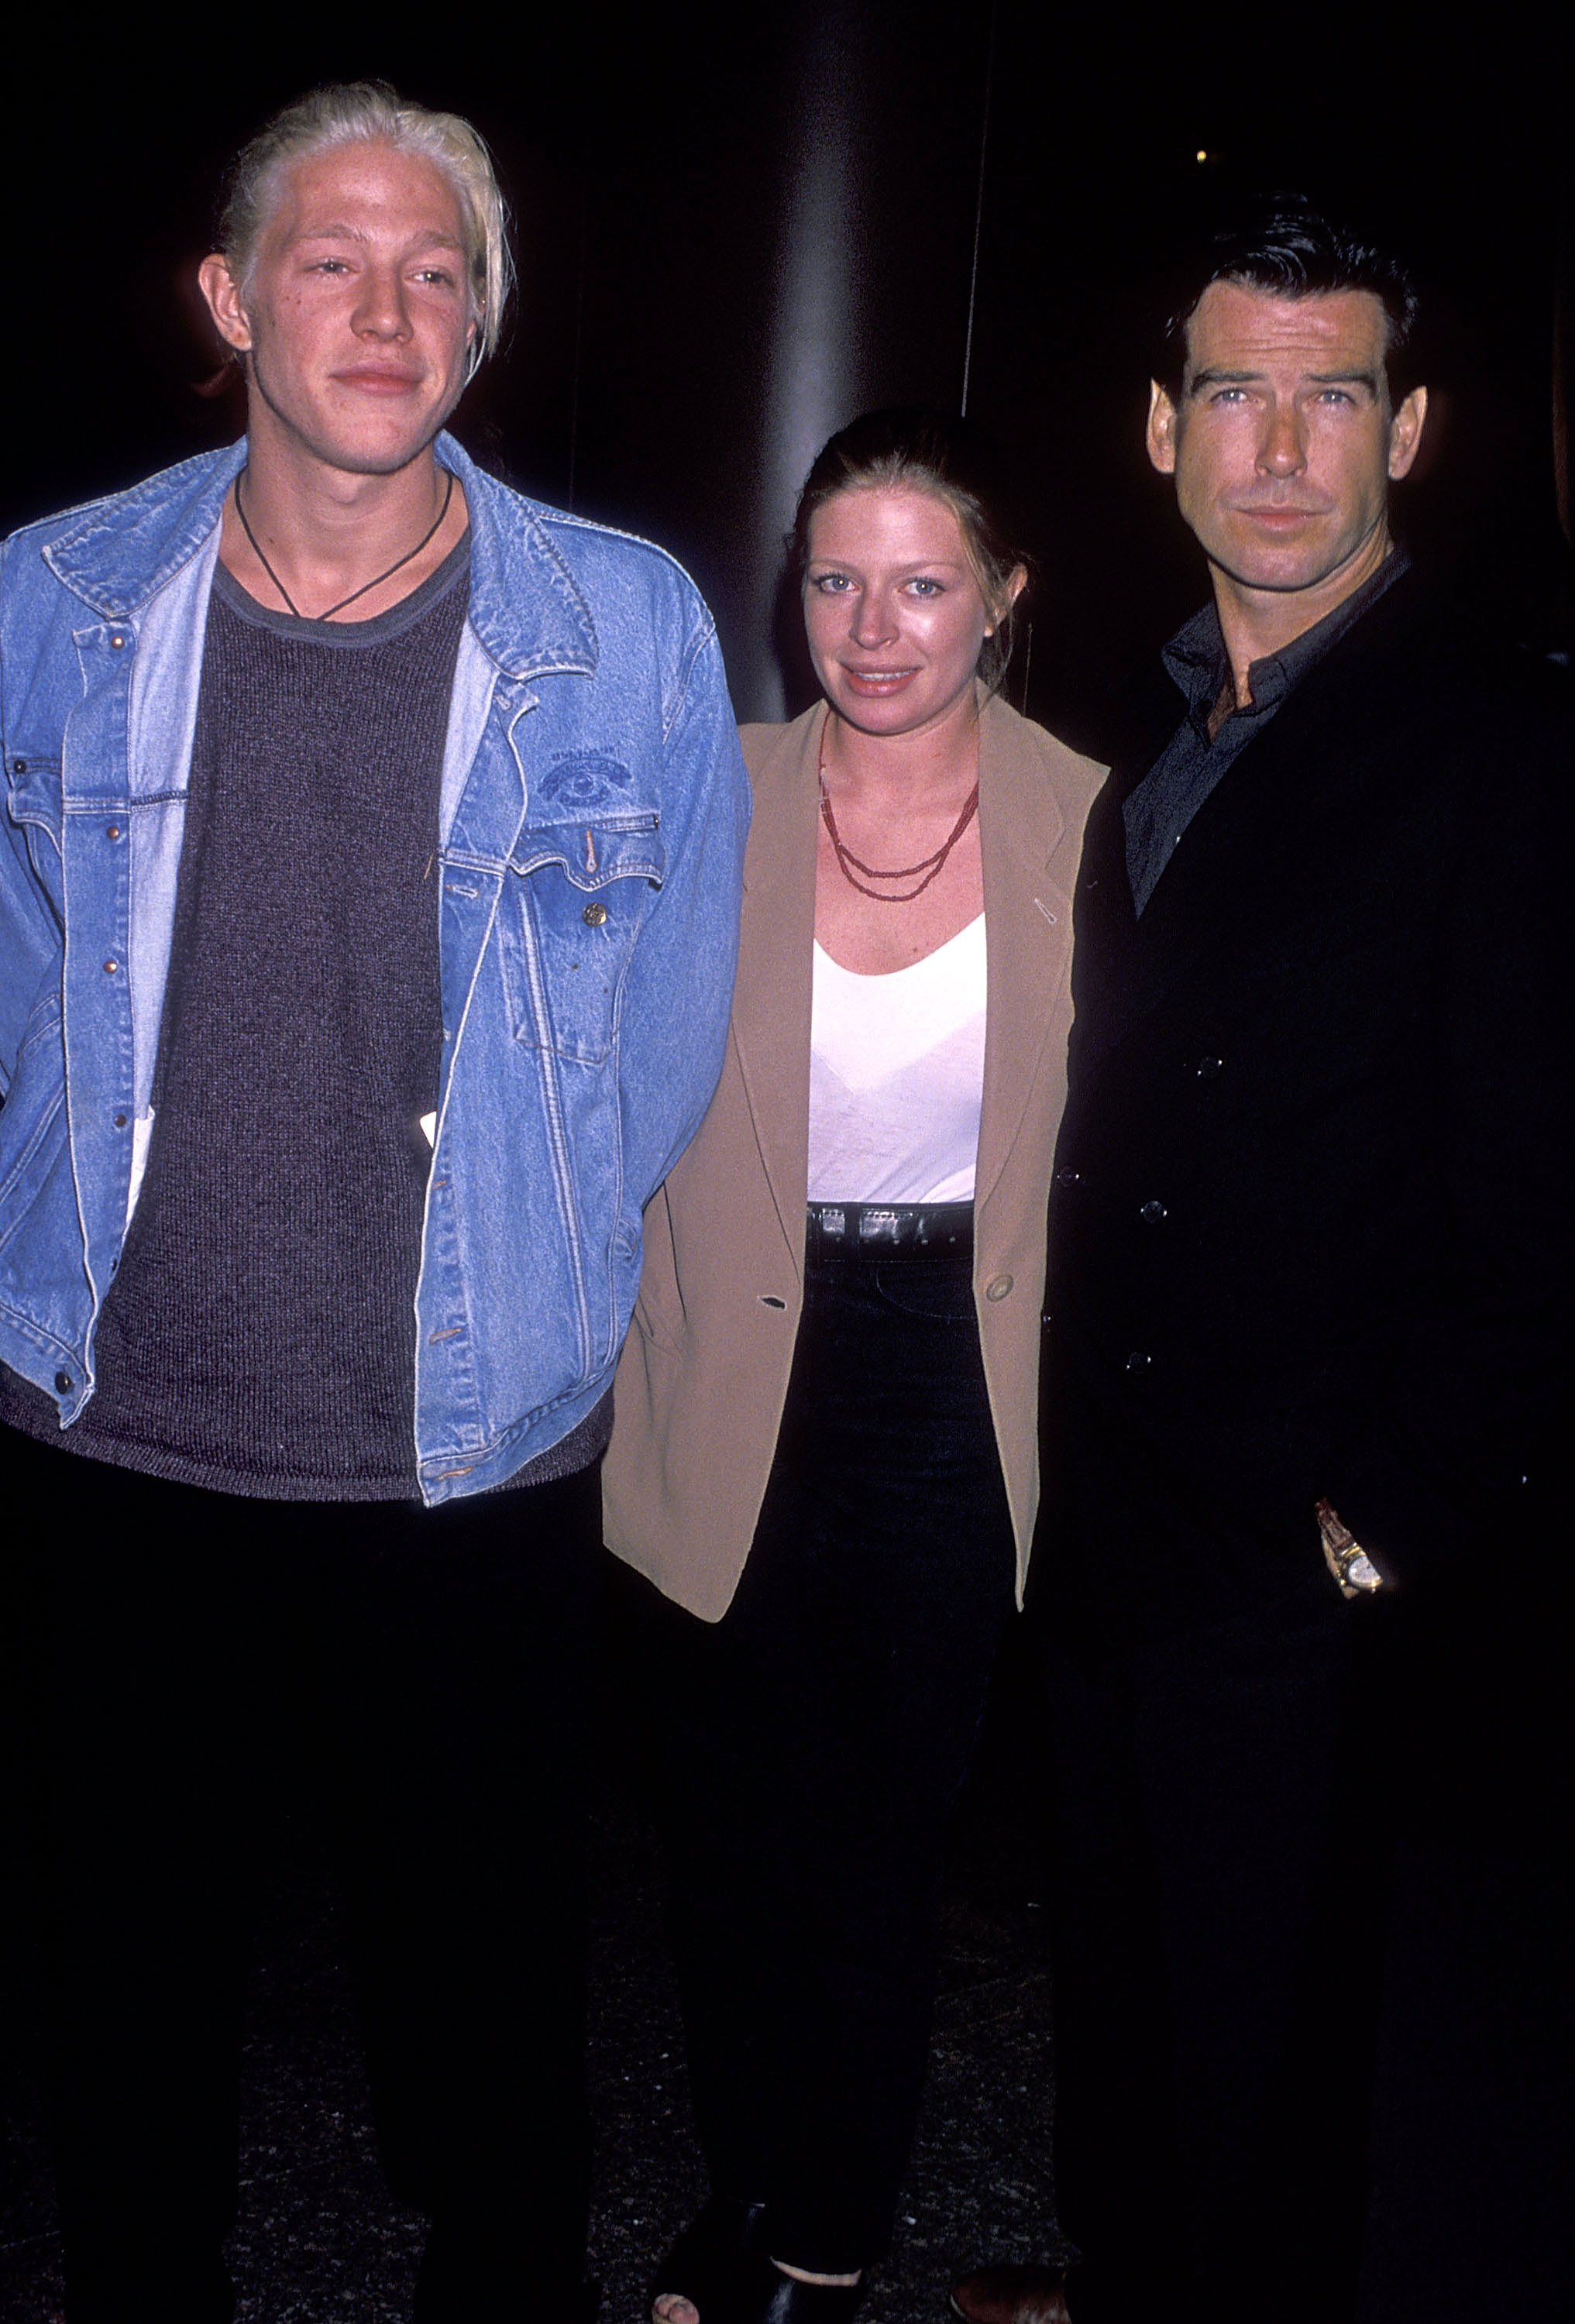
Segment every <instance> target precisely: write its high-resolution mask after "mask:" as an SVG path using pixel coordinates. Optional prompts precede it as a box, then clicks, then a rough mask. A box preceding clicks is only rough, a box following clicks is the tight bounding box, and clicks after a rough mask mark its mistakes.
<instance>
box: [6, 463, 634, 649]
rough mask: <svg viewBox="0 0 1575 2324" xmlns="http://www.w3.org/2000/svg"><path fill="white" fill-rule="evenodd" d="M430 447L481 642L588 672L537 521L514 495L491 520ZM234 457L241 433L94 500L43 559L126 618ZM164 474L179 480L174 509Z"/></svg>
mask: <svg viewBox="0 0 1575 2324" xmlns="http://www.w3.org/2000/svg"><path fill="white" fill-rule="evenodd" d="M434 449H435V451H436V454H437V458H438V460H439V461H440V463H441V464H442V466H444V467H446V468H448V469H450V470H451V471H452V472H453V474H454V475H456V477H457V478H458V479H459V482H460V484H462V485H464V486H465V487H467V490H466V498H467V500H468V501H469V503H470V518H471V529H472V545H471V585H470V622H471V627H472V628H473V630H474V632H475V634H476V637H477V638H478V640H479V641H480V642H481V644H482V646H483V647H484V650H486V652H487V653H488V655H489V656H490V657H491V659H493V662H494V663H495V664H496V665H497V667H498V669H500V670H502V672H503V673H504V674H505V675H506V676H508V677H510V678H539V677H544V676H546V675H547V674H548V672H558V671H566V672H578V673H582V674H583V675H585V677H590V676H592V675H593V674H594V671H595V668H596V659H597V642H596V629H595V623H594V621H593V620H592V618H591V609H590V607H589V605H588V604H586V603H585V597H584V595H583V594H582V592H581V590H580V588H579V586H578V584H577V583H576V580H575V577H574V575H573V574H572V573H571V572H570V570H569V568H568V567H567V566H566V564H565V563H564V561H563V559H562V558H561V557H560V556H559V555H558V553H557V549H555V548H554V547H553V545H552V543H551V541H550V540H549V539H548V537H547V534H546V532H545V530H543V528H542V527H541V525H540V524H539V522H538V521H537V520H536V518H535V517H534V516H533V515H532V514H531V513H530V510H529V509H528V508H527V507H526V506H525V505H524V503H521V502H520V501H518V500H517V499H511V501H510V502H509V503H507V509H506V514H504V516H503V518H502V521H499V516H498V513H497V512H498V510H499V507H500V505H501V504H500V503H498V502H497V501H496V500H494V499H492V498H489V496H487V495H484V494H483V493H476V492H472V491H470V490H469V489H468V487H469V485H470V483H471V480H472V478H473V477H474V475H475V474H476V470H475V467H474V463H473V462H472V461H471V460H470V459H469V458H468V457H467V456H466V455H465V453H464V452H463V451H462V450H461V449H460V447H459V446H458V445H457V444H456V442H455V440H454V438H453V437H452V436H448V435H447V434H445V435H441V436H439V437H438V438H437V443H436V445H435V447H434ZM245 457H246V444H245V438H244V437H243V438H242V439H241V441H240V442H239V443H237V444H232V445H231V446H230V447H228V449H227V450H226V451H225V452H222V453H220V454H219V455H218V457H216V458H215V457H214V456H213V455H212V454H211V453H204V454H202V455H201V456H200V457H198V458H197V459H194V460H189V461H187V462H185V463H184V465H183V467H182V468H178V469H176V470H174V471H173V472H166V474H165V475H162V476H157V477H152V478H150V479H149V481H148V483H147V484H144V485H141V486H139V487H137V488H136V489H134V491H132V492H131V493H124V494H119V495H117V496H116V497H115V499H114V500H113V501H112V502H108V503H104V502H99V503H95V504H94V505H93V506H91V507H90V508H88V509H86V510H84V511H82V512H80V514H79V516H78V520H77V521H76V522H75V523H74V524H71V525H69V527H68V529H67V530H65V531H63V532H61V533H60V534H59V535H58V536H57V537H56V539H53V540H52V541H51V542H50V543H49V545H48V547H47V548H46V549H45V550H44V560H45V562H46V563H47V564H48V566H49V567H50V569H51V572H52V573H53V574H54V575H55V576H56V578H57V579H58V580H59V581H60V582H61V583H62V584H63V585H64V586H65V587H67V588H68V589H69V590H71V591H72V593H73V594H74V595H76V596H78V597H79V598H80V599H81V600H82V602H83V604H85V605H87V606H88V607H89V608H90V610H91V611H92V612H93V613H97V615H98V616H99V618H100V619H101V620H104V621H110V622H114V621H129V620H131V619H132V618H133V616H134V615H135V614H136V613H140V612H141V610H142V609H143V607H144V606H145V605H147V604H149V603H150V602H151V601H152V599H153V598H154V597H156V596H157V595H159V593H160V591H161V589H162V588H164V586H166V584H167V583H168V582H170V580H171V579H172V578H173V577H174V576H175V575H176V574H177V573H179V572H180V570H181V569H182V567H185V566H186V565H188V564H189V562H190V560H191V558H193V557H195V556H197V555H198V553H199V552H200V551H201V549H203V547H204V546H205V544H206V543H207V540H208V539H209V538H210V537H211V535H212V533H213V531H214V529H215V527H216V525H217V523H218V521H219V513H220V511H221V510H222V508H223V506H224V499H225V494H226V493H227V492H228V490H229V488H230V485H231V484H232V482H233V481H234V479H235V475H237V473H238V472H239V470H240V468H241V467H242V466H243V464H244V460H245ZM172 476H173V478H177V479H182V480H184V481H187V482H188V483H189V489H188V490H186V491H185V492H183V493H179V495H178V497H177V498H176V499H175V501H174V504H173V506H171V500H170V483H171V480H172Z"/></svg>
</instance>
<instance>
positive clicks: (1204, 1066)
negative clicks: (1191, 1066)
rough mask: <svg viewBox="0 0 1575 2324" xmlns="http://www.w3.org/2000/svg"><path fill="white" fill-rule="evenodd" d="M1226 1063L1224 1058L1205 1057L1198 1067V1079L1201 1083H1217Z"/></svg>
mask: <svg viewBox="0 0 1575 2324" xmlns="http://www.w3.org/2000/svg"><path fill="white" fill-rule="evenodd" d="M1224 1062H1225V1060H1224V1058H1223V1057H1204V1058H1202V1059H1201V1060H1200V1062H1199V1065H1198V1079H1199V1080H1200V1081H1201V1082H1211V1081H1217V1080H1218V1079H1219V1076H1220V1068H1221V1066H1222V1065H1224Z"/></svg>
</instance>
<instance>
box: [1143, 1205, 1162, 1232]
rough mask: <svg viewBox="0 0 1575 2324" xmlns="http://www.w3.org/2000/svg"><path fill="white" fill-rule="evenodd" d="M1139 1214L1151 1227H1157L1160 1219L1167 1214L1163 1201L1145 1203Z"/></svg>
mask: <svg viewBox="0 0 1575 2324" xmlns="http://www.w3.org/2000/svg"><path fill="white" fill-rule="evenodd" d="M1138 1217H1139V1218H1140V1219H1144V1220H1146V1221H1147V1223H1148V1224H1149V1225H1150V1226H1151V1227H1156V1226H1157V1225H1158V1224H1159V1222H1160V1220H1161V1219H1162V1218H1164V1217H1165V1204H1164V1203H1144V1205H1143V1207H1142V1209H1141V1210H1140V1211H1139V1212H1138Z"/></svg>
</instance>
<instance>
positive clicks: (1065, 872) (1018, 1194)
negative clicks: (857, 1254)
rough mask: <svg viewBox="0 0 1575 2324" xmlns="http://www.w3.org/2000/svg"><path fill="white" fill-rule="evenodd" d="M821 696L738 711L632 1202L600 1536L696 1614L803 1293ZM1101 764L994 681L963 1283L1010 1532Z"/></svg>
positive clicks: (769, 1421)
mask: <svg viewBox="0 0 1575 2324" xmlns="http://www.w3.org/2000/svg"><path fill="white" fill-rule="evenodd" d="M824 715H825V713H824V705H819V704H817V705H816V706H815V708H814V709H813V710H808V711H806V712H805V714H804V715H803V717H802V718H797V719H795V720H794V722H793V724H791V725H790V726H745V727H743V728H742V729H741V740H742V743H743V753H744V760H745V763H746V764H747V766H748V768H749V770H750V779H751V784H752V786H753V790H754V822H753V825H752V827H751V832H750V841H749V850H748V853H747V855H746V856H745V859H744V893H743V921H742V936H741V950H740V955H739V968H738V984H737V987H736V989H735V991H734V995H733V1004H732V1027H731V1028H730V1031H729V1035H728V1045H727V1056H726V1061H725V1063H724V1064H723V1069H722V1080H721V1083H720V1084H719V1086H718V1088H717V1092H716V1095H715V1097H714V1099H713V1100H712V1102H711V1110H710V1111H709V1112H708V1113H707V1115H706V1117H705V1121H704V1122H703V1123H702V1124H701V1127H700V1130H699V1132H698V1134H697V1135H696V1137H695V1140H694V1143H693V1144H692V1145H691V1146H690V1147H689V1148H688V1150H687V1152H686V1153H685V1154H684V1155H683V1156H682V1157H681V1158H680V1159H679V1160H678V1161H677V1163H676V1164H675V1165H674V1167H673V1169H672V1170H671V1172H670V1173H669V1175H668V1178H667V1180H666V1182H665V1184H664V1185H662V1186H660V1187H659V1189H658V1191H657V1193H656V1194H654V1195H653V1196H652V1198H651V1201H650V1203H649V1204H648V1206H647V1209H646V1213H645V1264H644V1269H643V1272H642V1274H641V1277H640V1296H639V1299H638V1301H637V1302H636V1305H635V1310H634V1322H633V1324H632V1326H631V1330H630V1333H629V1340H628V1343H627V1345H626V1346H625V1348H624V1351H623V1355H622V1360H621V1362H620V1364H619V1367H618V1375H617V1384H616V1391H615V1406H614V1408H615V1411H616V1415H617V1417H616V1419H615V1421H614V1423H613V1442H612V1443H611V1445H610V1446H609V1448H608V1452H607V1457H606V1463H605V1467H604V1470H603V1509H604V1517H605V1526H606V1537H607V1543H608V1546H609V1547H610V1548H612V1549H613V1550H614V1551H615V1552H616V1553H617V1554H618V1555H619V1556H620V1557H622V1558H623V1559H624V1560H625V1561H626V1563H629V1564H631V1565H633V1566H636V1567H638V1568H639V1570H640V1572H642V1573H645V1574H647V1575H649V1578H650V1580H651V1581H652V1582H655V1583H656V1585H657V1587H658V1588H659V1590H661V1591H663V1592H664V1593H665V1594H666V1595H667V1596H668V1597H669V1598H673V1599H676V1600H677V1602H678V1603H679V1604H680V1605H681V1606H686V1607H687V1608H688V1609H689V1611H690V1612H691V1613H693V1614H698V1615H700V1616H701V1617H702V1618H704V1619H705V1620H706V1621H708V1622H714V1621H719V1620H720V1619H721V1618H722V1616H723V1614H724V1613H725V1612H726V1611H727V1609H728V1605H729V1603H730V1601H731V1600H732V1593H733V1591H734V1590H735V1589H736V1587H737V1586H738V1578H739V1575H740V1574H741V1572H742V1571H743V1565H744V1560H745V1558H746V1557H747V1556H748V1555H749V1551H750V1544H751V1541H752V1540H753V1538H754V1530H755V1523H756V1520H757V1518H758V1517H759V1516H760V1503H761V1500H762V1499H763V1498H764V1495H765V1490H766V1480H767V1479H768V1477H769V1474H770V1469H771V1462H772V1458H773V1456H774V1454H775V1452H776V1449H777V1432H778V1427H779V1426H780V1424H781V1419H782V1409H783V1405H784V1402H785V1400H786V1397H787V1394H788V1372H789V1369H791V1366H792V1362H793V1343H794V1341H795V1339H796V1337H797V1332H798V1316H799V1310H800V1307H801V1305H802V1303H803V1296H804V1220H805V1207H806V1196H807V1187H808V1178H809V1158H808V1156H809V1010H810V992H811V977H812V960H813V945H814V939H815V817H816V814H817V811H818V803H819V786H818V755H819V741H820V727H821V721H822V719H823V718H824ZM1102 773H1103V769H1102V768H1099V767H1096V766H1095V765H1094V764H1093V762H1092V761H1091V760H1088V759H1081V758H1078V757H1076V756H1075V755H1074V753H1073V752H1071V751H1068V750H1066V749H1064V747H1063V746H1062V744H1061V743H1059V742H1055V741H1054V740H1053V739H1052V737H1051V736H1050V735H1048V734H1046V733H1045V730H1044V728H1043V727H1041V726H1035V725H1032V724H1029V722H1028V721H1027V719H1025V718H1019V717H1018V715H1017V713H1016V712H1015V711H1012V710H1009V709H1008V708H1007V707H1006V705H1005V704H1004V703H1001V702H999V701H992V702H990V703H988V704H987V705H985V708H984V710H983V713H982V715H981V722H980V734H979V830H980V844H981V852H982V856H983V864H984V912H985V920H986V925H987V927H988V931H989V944H988V947H987V951H988V962H989V966H988V985H987V994H986V1016H985V1044H984V1102H983V1111H982V1114H981V1120H980V1128H979V1166H978V1176H977V1185H976V1190H975V1196H974V1262H973V1287H974V1301H975V1305H976V1306H977V1308H978V1311H979V1331H980V1338H981V1342H982V1344H983V1350H984V1370H985V1378H986V1380H987V1383H988V1385H989V1389H990V1413H991V1416H992V1417H993V1419H994V1422H995V1433H996V1441H997V1443H998V1444H999V1448H1000V1459H1001V1467H1002V1470H1003V1471H1004V1473H1005V1477H1006V1484H1007V1492H1008V1496H1009V1500H1010V1503H1011V1512H1012V1523H1013V1526H1014V1528H1015V1530H1016V1534H1017V1543H1018V1593H1019V1597H1020V1595H1021V1589H1022V1582H1023V1578H1024V1576H1025V1574H1026V1572H1027V1560H1028V1545H1029V1543H1030V1541H1031V1539H1032V1537H1033V1531H1034V1514H1035V1509H1036V1506H1037V1503H1038V1497H1039V1446H1038V1411H1037V1404H1038V1373H1039V1310H1040V1306H1041V1304H1042V1296H1043V1289H1044V1281H1045V1202H1046V1198H1047V1195H1048V1192H1049V1185H1050V1158H1051V1155H1052V1153H1053V1151H1054V1148H1055V1131H1056V1126H1057V1124H1058V1123H1059V1121H1060V1119H1061V1108H1062V1103H1063V1101H1064V1097H1065V1093H1066V1037H1067V1034H1068V1032H1069V1030H1070V1028H1071V1024H1072V997H1071V990H1070V983H1069V977H1068V971H1069V967H1070V964H1071V952H1072V888H1073V879H1074V878H1075V876H1076V871H1077V860H1078V853H1079V850H1080V849H1081V846H1082V826H1083V819H1084V817H1085V816H1086V815H1087V813H1088V809H1089V806H1090V804H1091V800H1092V798H1093V796H1094V793H1095V791H1096V790H1097V789H1098V788H1099V784H1100V779H1101V775H1102Z"/></svg>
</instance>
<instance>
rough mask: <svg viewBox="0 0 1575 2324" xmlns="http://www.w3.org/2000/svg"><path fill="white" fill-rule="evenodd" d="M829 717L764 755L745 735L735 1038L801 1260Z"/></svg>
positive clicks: (807, 721)
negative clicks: (746, 792)
mask: <svg viewBox="0 0 1575 2324" xmlns="http://www.w3.org/2000/svg"><path fill="white" fill-rule="evenodd" d="M824 715H825V710H824V705H823V704H820V703H817V704H816V705H815V707H814V708H813V709H812V710H806V712H805V713H804V714H803V715H802V716H801V717H798V718H796V719H795V720H794V721H793V723H792V724H791V725H790V726H785V727H783V728H782V729H781V730H780V731H779V732H778V733H777V734H776V736H775V738H774V739H773V740H772V741H771V742H769V743H768V744H767V745H766V747H765V748H764V750H763V751H762V750H757V749H756V748H755V747H754V735H753V734H751V730H750V729H749V728H748V727H745V728H744V730H743V741H744V755H745V758H746V761H748V763H749V766H750V774H751V788H752V790H753V795H754V816H753V820H752V821H751V825H750V836H749V845H748V848H747V850H746V853H745V856H744V881H743V909H742V936H741V945H740V954H739V972H738V983H737V986H736V989H735V991H734V996H733V1004H732V1043H733V1047H734V1049H735V1051H736V1054H737V1056H738V1062H739V1069H740V1072H741V1075H742V1079H743V1085H744V1092H745V1095H746V1096H747V1098H748V1100H749V1107H750V1113H751V1119H752V1120H753V1123H754V1130H755V1138H756V1140H757V1142H758V1144H759V1146H760V1159H761V1161H762V1163H763V1164H764V1166H765V1171H766V1177H767V1180H768V1182H769V1185H770V1189H771V1196H772V1200H773V1201H774V1202H775V1203H776V1205H777V1210H778V1215H779V1217H780V1219H781V1222H782V1231H783V1233H784V1234H785V1235H786V1237H787V1239H788V1244H789V1246H790V1248H791V1249H792V1250H793V1251H794V1253H795V1255H796V1256H797V1255H798V1254H799V1253H801V1252H802V1250H803V1248H804V1206H805V1202H806V1193H807V1188H808V1184H809V1015H810V1005H811V1000H812V997H813V992H814V945H815V816H816V814H817V813H818V811H819V799H820V787H819V768H820V729H821V721H822V720H823V718H824ZM759 731H760V730H758V729H757V730H756V733H758V732H759Z"/></svg>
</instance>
